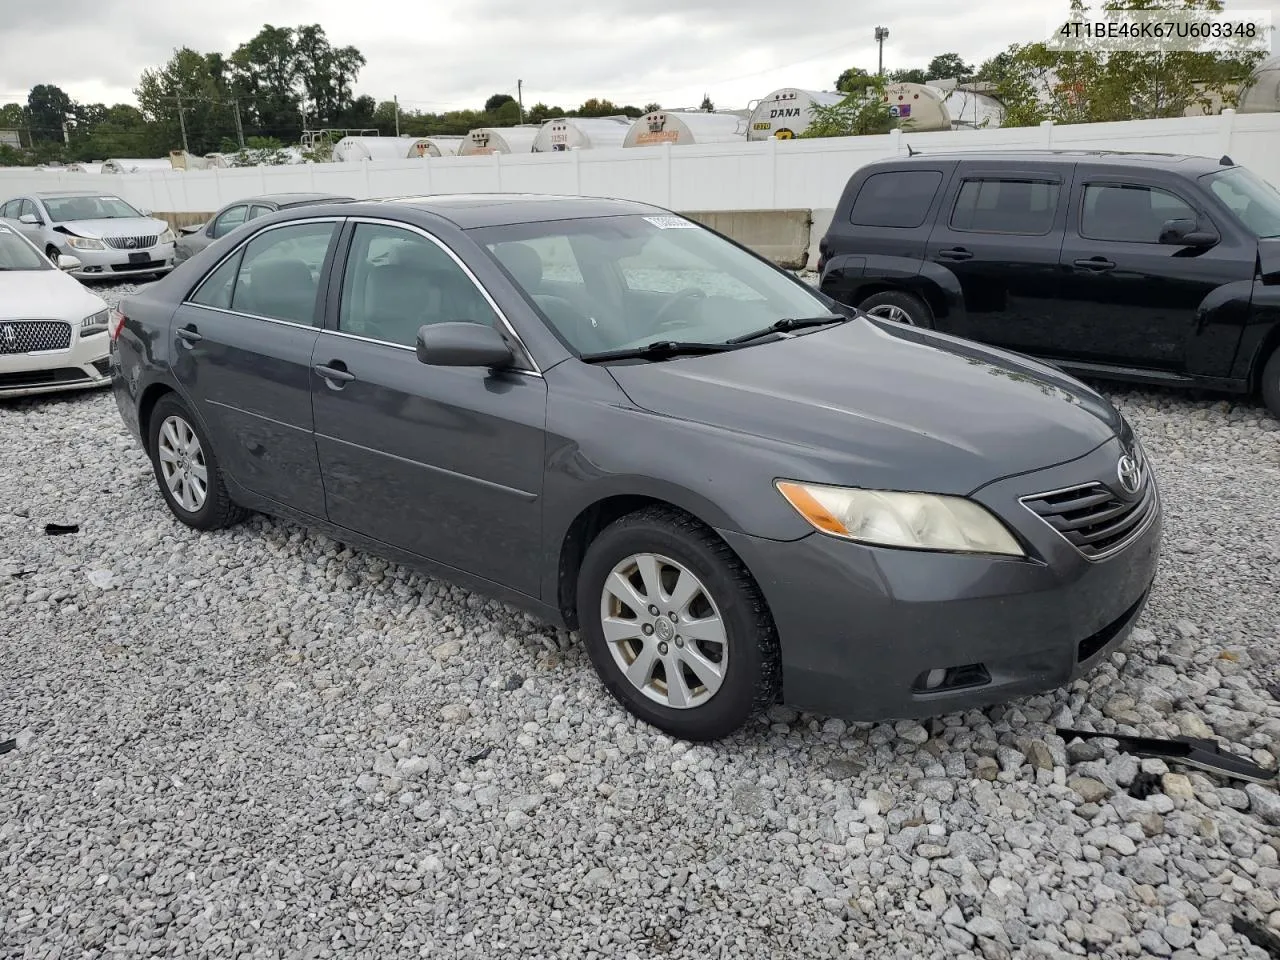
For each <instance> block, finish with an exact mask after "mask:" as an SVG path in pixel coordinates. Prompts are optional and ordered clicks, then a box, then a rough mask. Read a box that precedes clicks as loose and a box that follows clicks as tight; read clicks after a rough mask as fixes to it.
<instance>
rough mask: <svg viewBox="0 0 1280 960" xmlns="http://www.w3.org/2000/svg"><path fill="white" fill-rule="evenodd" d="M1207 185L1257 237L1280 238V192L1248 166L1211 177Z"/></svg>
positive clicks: (1212, 174)
mask: <svg viewBox="0 0 1280 960" xmlns="http://www.w3.org/2000/svg"><path fill="white" fill-rule="evenodd" d="M1204 182H1205V183H1207V184H1208V185H1209V189H1210V190H1212V191H1213V195H1214V196H1216V197H1217V198H1218V199H1219V200H1221V201H1222V202H1223V203H1225V204H1226V205H1227V206H1228V207H1229V208H1230V209H1231V212H1232V213H1234V214H1235V215H1236V217H1237V218H1238V219H1239V221H1240V222H1241V223H1243V224H1244V225H1245V226H1246V227H1247V228H1248V229H1249V230H1250V231H1252V232H1253V233H1254V234H1255V235H1257V236H1259V237H1280V190H1277V189H1276V188H1275V187H1273V186H1272V185H1271V184H1269V183H1267V181H1265V180H1263V179H1262V178H1261V177H1258V176H1256V175H1255V174H1253V173H1252V172H1250V171H1249V170H1246V169H1245V168H1244V167H1232V168H1230V169H1229V170H1222V171H1219V172H1216V173H1211V174H1208V175H1207V176H1206V177H1204Z"/></svg>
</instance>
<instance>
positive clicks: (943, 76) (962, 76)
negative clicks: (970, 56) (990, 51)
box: [922, 53, 973, 82]
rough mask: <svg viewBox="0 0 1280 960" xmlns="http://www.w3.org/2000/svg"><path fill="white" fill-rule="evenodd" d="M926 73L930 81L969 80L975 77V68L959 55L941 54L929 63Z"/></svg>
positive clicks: (925, 69)
mask: <svg viewBox="0 0 1280 960" xmlns="http://www.w3.org/2000/svg"><path fill="white" fill-rule="evenodd" d="M924 72H925V76H926V78H927V79H929V80H967V79H968V78H969V77H971V76H973V67H971V66H970V65H969V64H967V63H965V62H964V59H963V58H962V57H961V56H960V54H958V53H941V54H939V55H938V56H936V57H934V58H933V59H932V60H930V61H929V65H928V66H927V67H925V68H924ZM922 82H923V81H922Z"/></svg>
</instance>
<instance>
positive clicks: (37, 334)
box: [0, 320, 71, 354]
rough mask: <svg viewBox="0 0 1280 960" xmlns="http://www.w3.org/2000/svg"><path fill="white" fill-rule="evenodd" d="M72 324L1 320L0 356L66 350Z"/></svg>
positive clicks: (69, 342) (55, 321)
mask: <svg viewBox="0 0 1280 960" xmlns="http://www.w3.org/2000/svg"><path fill="white" fill-rule="evenodd" d="M69 346H71V324H69V323H64V322H63V321H61V320H0V354H15V353H35V352H37V351H40V350H66V349H67V348H68V347H69Z"/></svg>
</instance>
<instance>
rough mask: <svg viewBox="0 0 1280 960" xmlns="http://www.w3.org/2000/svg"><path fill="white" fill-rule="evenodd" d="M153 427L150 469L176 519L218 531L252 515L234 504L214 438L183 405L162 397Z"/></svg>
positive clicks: (154, 411)
mask: <svg viewBox="0 0 1280 960" xmlns="http://www.w3.org/2000/svg"><path fill="white" fill-rule="evenodd" d="M150 427H151V431H150V432H151V437H150V441H151V442H150V445H149V449H150V451H151V465H152V468H153V469H154V470H155V475H156V483H158V484H159V486H160V495H161V496H163V497H164V501H165V503H167V504H168V505H169V510H170V511H171V512H172V513H173V515H174V516H175V517H177V518H178V519H179V520H181V521H182V522H183V523H185V524H186V525H187V526H189V527H194V528H195V529H197V530H217V529H219V528H221V527H229V526H231V525H232V524H234V523H238V522H239V521H241V520H243V519H244V518H245V517H246V516H247V515H248V511H246V510H245V509H244V508H243V507H241V506H239V505H237V504H235V503H232V502H231V498H230V497H229V496H228V495H227V488H226V486H225V485H224V484H223V482H222V470H221V468H220V467H219V466H218V458H217V457H216V456H214V453H213V447H212V446H210V444H209V438H208V437H207V436H205V433H204V431H203V430H202V429H201V428H200V425H199V423H198V422H197V420H196V418H195V417H194V416H192V415H191V413H190V412H189V411H188V410H187V408H186V406H185V405H184V404H183V403H182V401H181V400H179V399H178V398H177V397H176V396H174V395H173V394H169V395H168V396H165V397H161V398H160V401H159V402H158V403H157V404H156V406H155V409H154V410H152V411H151V424H150Z"/></svg>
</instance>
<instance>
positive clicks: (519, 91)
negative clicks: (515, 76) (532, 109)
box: [516, 80, 524, 123]
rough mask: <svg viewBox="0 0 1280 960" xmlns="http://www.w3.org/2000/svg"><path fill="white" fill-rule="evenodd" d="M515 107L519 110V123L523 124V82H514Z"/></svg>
mask: <svg viewBox="0 0 1280 960" xmlns="http://www.w3.org/2000/svg"><path fill="white" fill-rule="evenodd" d="M516 106H518V107H519V108H520V122H521V123H524V81H523V80H517V81H516Z"/></svg>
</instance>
